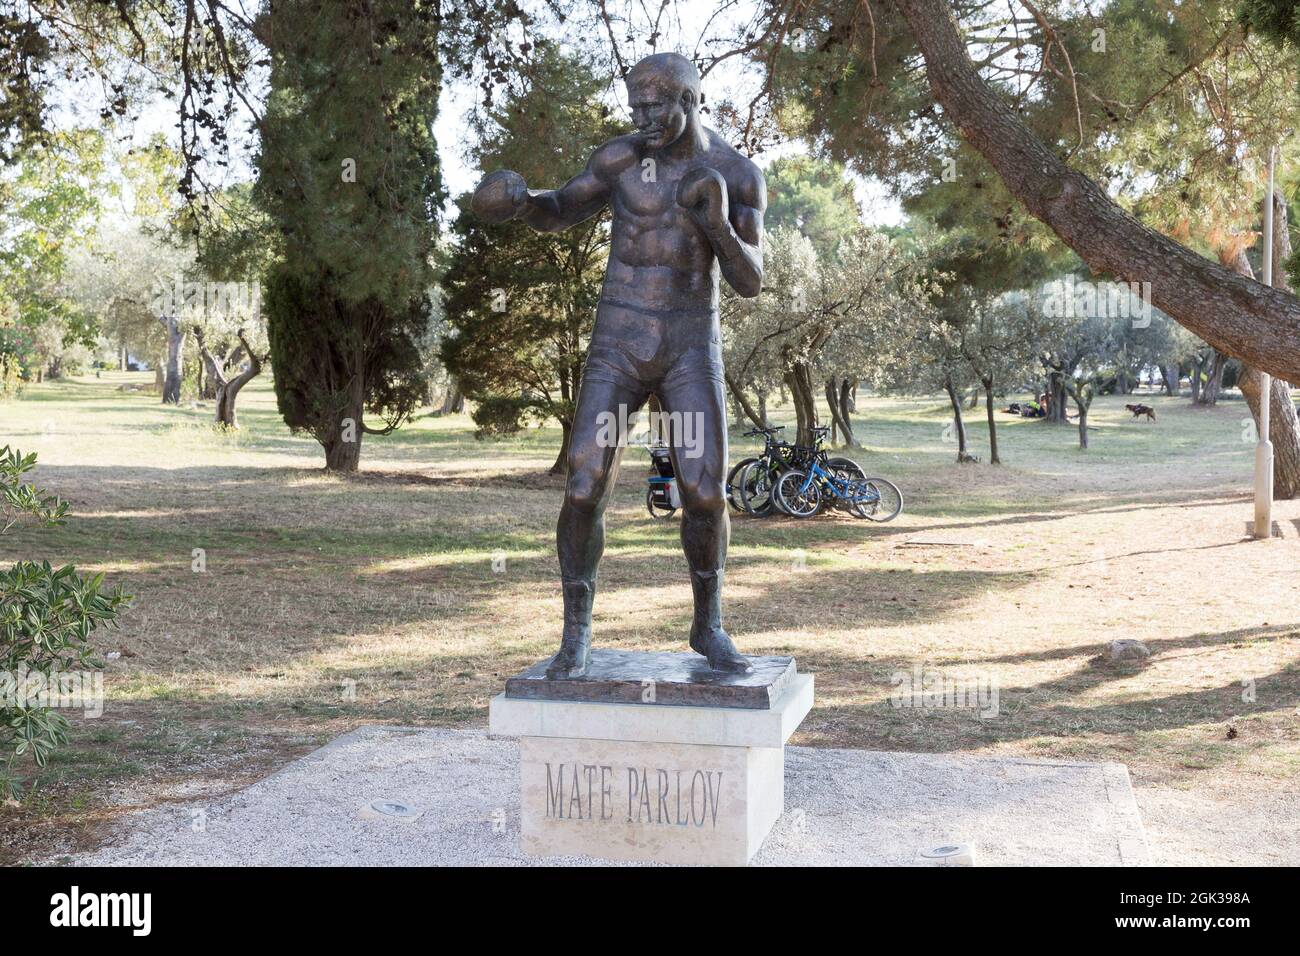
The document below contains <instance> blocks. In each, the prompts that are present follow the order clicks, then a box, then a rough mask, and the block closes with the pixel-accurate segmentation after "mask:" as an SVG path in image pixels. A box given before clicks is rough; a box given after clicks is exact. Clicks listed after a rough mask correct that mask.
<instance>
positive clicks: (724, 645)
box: [691, 627, 754, 674]
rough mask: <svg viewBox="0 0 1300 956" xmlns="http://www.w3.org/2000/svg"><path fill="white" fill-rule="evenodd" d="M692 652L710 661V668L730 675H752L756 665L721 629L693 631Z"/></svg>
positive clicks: (712, 628) (711, 628)
mask: <svg viewBox="0 0 1300 956" xmlns="http://www.w3.org/2000/svg"><path fill="white" fill-rule="evenodd" d="M691 650H693V651H695V652H696V653H697V654H703V655H704V656H705V657H707V658H708V659H709V667H711V668H713V669H714V670H715V671H724V672H725V673H728V674H752V673H754V665H753V664H751V663H750V662H749V658H747V657H745V655H744V654H742V653H740V651H738V650H736V645H735V644H733V643H731V637H730V636H728V634H727V632H726V631H724V630H723V629H722V628H720V627H710V628H703V629H696V628H692V629H691Z"/></svg>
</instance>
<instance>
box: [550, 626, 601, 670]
mask: <svg viewBox="0 0 1300 956" xmlns="http://www.w3.org/2000/svg"><path fill="white" fill-rule="evenodd" d="M590 659H591V631H589V630H588V631H585V632H583V633H580V634H577V635H574V636H569V635H567V634H566V635H565V636H564V640H562V641H560V651H559V653H558V654H556V655H555V657H553V658H552V659H551V663H549V664H548V665H546V679H547V680H573V679H574V678H577V677H582V676H583V675H584V674H586V673H587V664H588V662H589V661H590Z"/></svg>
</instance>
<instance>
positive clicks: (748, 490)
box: [737, 459, 775, 518]
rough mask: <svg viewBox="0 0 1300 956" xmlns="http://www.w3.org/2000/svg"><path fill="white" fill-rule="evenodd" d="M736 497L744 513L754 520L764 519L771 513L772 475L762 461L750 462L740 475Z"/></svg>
mask: <svg viewBox="0 0 1300 956" xmlns="http://www.w3.org/2000/svg"><path fill="white" fill-rule="evenodd" d="M737 485H738V487H739V490H738V491H737V497H739V498H740V504H741V506H742V507H743V508H744V509H745V511H746V512H748V513H749V514H751V515H753V516H754V517H755V518H765V517H767V516H768V515H770V514H771V513H772V507H773V505H774V504H775V501H774V500H773V497H772V473H771V469H770V467H769V466H768V465H767V463H766V462H764V461H763V460H762V459H758V460H756V461H752V462H750V463H749V464H748V465H746V466H745V470H744V471H742V472H741V473H740V480H739V481H738V482H737Z"/></svg>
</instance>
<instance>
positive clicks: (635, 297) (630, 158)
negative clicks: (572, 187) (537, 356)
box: [591, 130, 762, 312]
mask: <svg viewBox="0 0 1300 956" xmlns="http://www.w3.org/2000/svg"><path fill="white" fill-rule="evenodd" d="M705 133H706V135H707V137H708V148H707V149H706V150H704V151H703V152H702V153H700V154H698V155H696V156H692V157H690V158H689V159H685V160H664V159H663V158H656V157H655V156H653V155H647V154H646V152H645V151H644V150H643V149H642V147H641V145H640V142H639V140H640V137H639V136H637V135H635V134H633V135H630V136H621V137H619V138H618V139H614V140H611V141H610V142H608V143H606V144H604V145H603V146H601V147H600V148H599V149H598V150H597V151H596V153H595V154H594V155H593V156H592V162H591V170H592V172H593V173H594V174H595V175H596V176H597V177H599V178H600V179H602V180H604V181H605V182H606V183H608V184H609V188H610V198H609V205H610V210H611V213H612V215H613V225H612V237H611V247H610V252H609V269H608V272H607V273H606V276H605V287H604V297H605V298H609V299H613V300H615V301H618V302H621V303H625V304H627V305H631V306H640V307H643V308H646V309H648V310H651V311H655V312H663V311H675V310H678V309H687V310H691V311H696V310H703V309H716V308H717V306H718V275H719V270H718V262H717V256H716V255H715V254H714V251H713V247H712V245H711V244H710V243H709V240H708V237H707V236H706V235H705V233H704V229H703V228H702V227H701V226H700V225H699V223H697V222H696V221H695V220H694V218H693V217H692V216H691V214H690V212H688V211H687V210H686V209H684V208H683V207H682V206H681V205H680V204H678V202H677V190H678V186H679V184H680V183H681V181H682V177H683V176H685V175H686V174H687V173H690V172H691V171H693V170H696V169H701V168H706V169H713V170H716V171H717V172H718V173H720V174H721V175H722V177H723V179H724V180H725V182H726V184H727V191H728V195H729V197H730V201H731V203H732V204H733V205H739V206H743V207H749V208H755V207H758V206H759V203H760V201H761V200H760V198H759V196H760V193H761V190H762V178H761V173H760V172H759V171H758V169H757V167H756V166H755V165H754V164H753V163H752V162H751V161H750V160H749V159H747V158H745V157H744V156H742V155H741V154H740V153H738V152H737V151H736V150H735V149H733V148H732V147H731V146H730V145H728V144H727V143H725V142H723V141H722V139H721V137H719V136H718V135H717V134H716V133H714V132H713V131H712V130H706V131H705Z"/></svg>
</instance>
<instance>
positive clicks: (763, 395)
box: [754, 388, 771, 428]
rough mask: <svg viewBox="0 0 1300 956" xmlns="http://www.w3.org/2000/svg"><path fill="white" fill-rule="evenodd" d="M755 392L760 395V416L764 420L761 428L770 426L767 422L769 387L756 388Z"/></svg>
mask: <svg viewBox="0 0 1300 956" xmlns="http://www.w3.org/2000/svg"><path fill="white" fill-rule="evenodd" d="M754 392H755V393H756V394H757V395H758V417H759V418H761V419H762V420H763V424H762V425H761V426H760V427H761V428H770V427H771V426H770V425H768V423H767V389H765V388H756V389H754Z"/></svg>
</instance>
